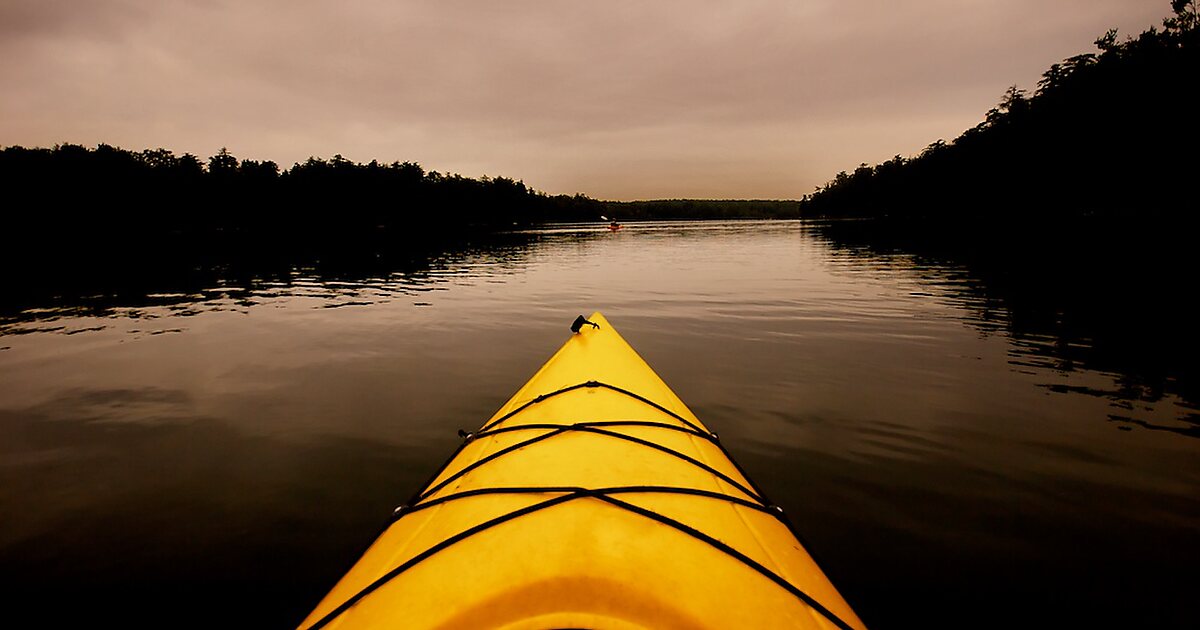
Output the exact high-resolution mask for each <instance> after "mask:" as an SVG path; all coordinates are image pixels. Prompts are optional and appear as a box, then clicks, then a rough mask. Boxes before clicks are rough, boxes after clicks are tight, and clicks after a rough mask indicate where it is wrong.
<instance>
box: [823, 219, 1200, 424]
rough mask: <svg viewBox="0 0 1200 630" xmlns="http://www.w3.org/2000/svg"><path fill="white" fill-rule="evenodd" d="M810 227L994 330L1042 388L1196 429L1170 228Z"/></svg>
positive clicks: (1189, 342)
mask: <svg viewBox="0 0 1200 630" xmlns="http://www.w3.org/2000/svg"><path fill="white" fill-rule="evenodd" d="M812 229H813V233H814V234H816V235H819V236H820V237H821V238H823V239H826V240H827V242H829V243H830V244H831V245H832V246H833V247H834V248H835V250H836V251H838V252H841V254H839V255H845V256H850V257H853V258H854V259H856V260H859V261H862V263H861V264H865V265H879V266H883V267H888V268H894V267H901V268H905V269H908V270H910V271H912V272H913V273H914V274H915V275H916V276H917V277H919V278H920V282H921V283H922V284H925V285H928V286H930V287H932V288H933V290H934V291H935V292H936V293H938V294H940V295H942V296H943V297H946V298H949V299H950V300H951V301H953V302H955V303H957V304H958V305H960V306H961V307H962V308H964V309H965V310H966V311H967V313H968V315H967V316H965V317H964V318H963V320H964V321H965V322H967V323H968V324H970V325H972V326H976V327H978V328H979V329H980V330H981V331H983V332H985V333H989V334H991V333H996V332H998V331H1003V332H1004V334H1005V335H1006V336H1007V337H1009V338H1010V350H1009V362H1010V363H1011V364H1012V365H1013V366H1014V369H1015V370H1017V371H1018V372H1020V373H1022V374H1028V375H1031V376H1038V377H1039V378H1040V379H1042V380H1043V381H1044V382H1041V383H1039V384H1040V386H1042V387H1043V388H1045V389H1046V391H1049V392H1054V393H1057V394H1072V395H1087V396H1094V397H1097V398H1100V399H1104V400H1106V401H1109V402H1110V404H1111V407H1112V409H1113V413H1111V414H1109V415H1108V417H1107V419H1108V420H1110V421H1112V422H1115V423H1117V425H1118V428H1121V429H1123V430H1130V429H1132V428H1134V427H1141V428H1145V429H1153V430H1160V431H1169V432H1174V433H1177V434H1180V435H1186V436H1190V437H1197V436H1200V414H1197V413H1196V411H1197V409H1198V408H1200V406H1198V402H1200V390H1198V389H1197V376H1198V375H1197V373H1196V370H1195V365H1196V362H1195V361H1194V359H1193V358H1194V357H1195V356H1196V352H1197V351H1198V350H1200V346H1198V344H1197V337H1196V335H1195V334H1194V332H1193V331H1192V328H1193V325H1192V322H1191V321H1190V320H1191V318H1190V317H1188V316H1187V314H1186V309H1184V308H1183V301H1184V300H1185V299H1186V296H1187V294H1188V293H1189V292H1190V284H1191V279H1190V267H1189V262H1188V260H1187V254H1186V252H1187V249H1186V248H1185V247H1183V246H1182V245H1181V244H1179V243H1178V242H1177V241H1178V239H1179V238H1180V237H1179V236H1178V235H1172V234H1170V233H1166V232H1163V233H1154V234H1149V235H1148V234H1145V233H1143V232H1142V230H1139V229H1135V228H1131V227H1130V226H1107V227H1097V228H1094V229H1093V230H1084V231H1079V230H1076V229H1074V228H1072V227H1070V226H1038V227H1037V228H1030V233H1033V231H1034V230H1035V229H1036V230H1038V232H1036V233H1034V234H1033V235H1032V236H1031V234H1030V233H1016V234H1012V235H1009V236H1008V237H1001V236H997V235H980V234H971V233H967V234H966V235H960V234H944V233H939V232H937V231H930V232H924V231H922V230H920V229H912V228H903V227H900V226H895V225H890V224H881V223H878V222H871V221H831V222H819V223H816V224H814V225H813V227H812ZM1031 241H1032V242H1031ZM997 243H1000V244H999V245H998V244H997ZM948 270H955V271H952V272H950V273H949V275H948V273H947V271H948ZM1131 289H1133V290H1131ZM1098 377H1100V378H1098ZM1047 379H1049V380H1047Z"/></svg>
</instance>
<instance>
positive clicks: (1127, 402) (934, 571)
mask: <svg viewBox="0 0 1200 630" xmlns="http://www.w3.org/2000/svg"><path fill="white" fill-rule="evenodd" d="M822 234H823V233H822V232H820V231H818V230H816V229H815V228H814V226H812V225H809V224H801V223H787V222H784V223H778V222H775V223H758V222H749V223H659V224H636V225H631V226H629V227H628V228H627V229H625V230H623V231H621V232H617V233H608V232H607V231H606V230H602V229H596V228H595V227H593V226H560V227H553V228H549V229H545V230H538V231H534V232H528V233H521V234H516V235H510V236H509V237H507V238H505V239H502V240H500V241H498V242H496V243H493V244H486V245H478V246H475V247H472V248H470V249H465V250H459V251H457V252H455V253H449V254H445V255H441V256H438V257H435V258H433V259H432V260H429V261H428V262H427V263H425V264H421V265H416V266H408V267H406V269H405V270H403V271H395V270H391V271H389V270H386V269H385V270H382V271H381V270H372V271H369V272H366V273H359V274H353V273H327V272H323V271H320V270H318V269H317V268H304V267H297V268H293V269H292V270H291V271H290V272H287V273H284V274H282V275H281V274H271V275H264V276H262V277H253V276H251V277H244V276H243V277H240V278H238V279H237V280H236V281H235V280H218V281H214V282H213V283H212V286H206V287H201V288H199V289H197V288H196V287H189V288H188V289H186V290H183V291H180V290H177V289H175V288H172V287H163V288H162V291H161V292H159V293H152V294H149V295H141V296H138V297H137V298H136V299H133V298H131V299H127V300H124V301H122V300H123V298H117V299H114V298H112V297H111V296H87V295H76V296H72V297H70V298H69V299H68V298H67V297H61V296H60V298H54V299H47V300H45V302H44V304H43V305H41V306H38V307H36V308H32V309H24V310H21V311H19V312H16V311H14V312H8V313H3V314H0V577H2V578H3V582H4V587H5V590H6V591H7V592H8V594H9V596H10V598H11V599H9V607H10V612H11V613H12V614H17V615H24V614H33V615H36V616H37V618H39V619H41V620H43V621H51V622H65V621H71V620H78V619H95V618H113V619H119V620H122V621H124V622H127V623H130V624H133V625H138V626H151V625H154V626H160V625H162V624H164V623H168V622H169V623H168V625H200V624H205V623H213V622H215V623H231V622H233V621H236V622H237V623H238V624H249V625H254V626H261V627H288V626H292V625H294V624H296V623H298V622H299V621H300V619H302V618H303V617H304V616H305V615H306V614H307V612H308V611H309V610H310V609H311V608H312V606H314V605H315V603H316V601H317V600H318V599H319V598H320V597H321V596H322V595H323V594H324V592H325V591H326V590H327V589H328V588H329V587H331V586H332V584H333V583H334V582H335V581H336V580H337V578H338V577H339V576H340V575H341V573H342V572H343V571H344V570H345V569H346V567H347V565H348V564H349V563H350V562H352V561H353V560H354V559H356V557H357V555H358V554H359V553H360V552H361V551H362V549H363V548H365V546H366V545H367V544H368V543H369V542H370V541H371V540H372V539H373V537H374V536H375V535H376V534H377V533H378V530H379V527H380V526H381V525H382V523H383V521H384V519H385V517H386V516H387V515H388V514H389V512H390V511H391V509H392V508H393V507H394V506H395V505H396V504H397V503H398V502H400V501H402V500H403V498H405V497H407V496H408V495H409V494H410V493H411V492H412V491H413V490H414V489H415V488H416V486H417V485H418V484H420V483H421V482H423V481H424V480H425V479H426V477H427V475H428V474H429V473H430V472H431V471H432V470H433V469H434V468H435V467H436V466H437V465H439V464H440V463H441V462H442V461H443V460H444V459H445V457H446V456H447V455H448V454H449V453H450V452H451V451H452V450H453V449H454V448H455V446H456V445H457V442H458V438H457V437H456V435H455V432H456V430H457V429H458V428H468V429H470V428H474V427H476V426H478V425H479V424H480V423H482V421H483V420H484V419H485V418H486V417H487V416H488V415H490V414H491V413H492V412H493V411H495V409H496V408H497V407H498V406H499V405H500V404H501V403H502V402H503V401H504V400H505V399H507V397H508V396H510V395H511V394H512V392H513V391H515V390H516V389H517V387H518V386H520V385H521V384H522V383H523V382H524V381H525V380H526V379H527V378H528V377H529V376H530V375H532V373H533V372H534V371H535V370H536V369H537V368H538V367H539V366H540V365H541V363H542V362H543V361H545V360H546V359H547V358H548V357H549V355H550V354H551V353H552V352H553V351H554V350H555V349H556V348H557V347H558V346H559V345H560V344H561V343H562V342H563V341H564V340H565V338H566V336H567V335H568V334H569V332H568V331H567V326H568V324H569V323H570V322H571V320H572V319H573V318H574V317H575V315H577V314H580V313H585V314H586V313H590V312H592V311H593V310H601V311H603V312H604V313H605V315H606V316H608V318H609V319H610V320H611V321H612V322H613V324H614V325H615V326H616V327H617V328H618V329H619V330H620V331H621V332H622V334H623V335H624V336H625V337H626V339H628V340H629V341H630V343H632V344H633V346H634V347H635V348H637V350H638V351H639V352H640V353H641V354H642V356H643V357H645V358H646V360H647V361H648V362H649V363H650V364H651V365H652V366H653V367H654V368H655V369H656V370H657V371H658V372H659V374H660V375H662V377H663V378H664V379H665V380H666V381H667V382H668V383H669V384H670V385H671V386H672V387H673V388H674V389H675V391H676V392H677V393H678V394H679V395H680V397H682V398H683V400H685V401H686V402H687V403H688V404H689V405H690V406H691V407H692V409H693V410H694V411H695V412H696V413H697V415H699V417H700V418H701V419H702V420H703V421H704V422H705V423H707V424H708V425H709V426H710V427H711V428H713V429H714V430H715V431H718V432H719V433H720V434H721V436H722V439H723V441H724V442H725V443H726V445H727V447H728V448H729V449H730V451H731V452H732V453H733V454H734V456H735V457H736V458H738V460H739V461H740V462H741V463H742V465H743V466H744V467H745V468H746V469H747V471H748V473H749V474H750V476H751V477H753V478H754V479H755V480H756V481H757V482H759V484H760V485H761V486H762V487H763V489H764V490H765V491H766V492H767V494H769V495H770V496H771V497H772V498H773V499H774V500H775V501H776V502H777V503H779V504H781V505H782V506H784V507H785V509H786V510H787V511H788V512H789V514H790V515H791V517H792V520H793V521H794V522H795V523H796V524H797V527H798V528H799V530H800V531H801V532H802V533H803V534H804V536H805V538H806V540H807V543H808V545H809V547H810V549H811V550H812V551H813V552H814V553H815V555H816V556H817V558H818V559H819V561H821V563H822V564H823V566H824V567H825V568H826V569H827V571H828V572H829V573H830V574H831V577H832V578H833V580H834V582H835V584H836V585H837V586H838V587H839V588H840V589H841V590H842V591H843V593H844V594H845V595H846V597H847V599H849V600H850V602H851V604H852V605H854V606H855V607H856V608H857V609H858V610H859V612H860V613H861V615H862V617H863V618H864V619H865V620H866V621H867V623H868V624H871V625H873V626H875V627H881V628H883V627H907V626H911V625H914V624H918V623H923V624H929V625H932V626H941V627H979V626H1001V625H1005V624H1006V623H1010V622H1013V623H1032V624H1033V625H1046V624H1050V623H1053V622H1062V621H1068V622H1069V621H1082V620H1088V621H1094V622H1100V623H1101V624H1102V625H1112V624H1116V623H1123V622H1138V623H1139V624H1141V623H1142V622H1150V623H1158V624H1161V625H1168V626H1179V627H1186V626H1192V627H1194V625H1195V624H1196V623H1197V618H1198V615H1197V614H1196V613H1195V612H1194V606H1193V598H1194V595H1195V592H1196V587H1197V586H1198V585H1200V583H1198V581H1197V579H1196V577H1195V575H1196V571H1195V564H1196V561H1197V560H1200V554H1198V552H1200V542H1198V538H1200V537H1198V536H1197V534H1198V532H1200V528H1198V526H1200V458H1198V457H1197V455H1200V440H1197V437H1198V436H1200V433H1198V432H1197V427H1198V426H1200V415H1198V414H1200V411H1198V410H1197V407H1196V401H1195V400H1188V399H1186V398H1184V397H1183V395H1181V394H1180V393H1179V392H1181V391H1184V390H1185V388H1184V387H1183V386H1182V385H1181V384H1180V383H1179V382H1178V379H1177V378H1176V376H1175V375H1171V374H1167V375H1165V376H1164V380H1163V383H1162V384H1160V386H1157V387H1131V386H1130V382H1131V377H1130V375H1129V374H1126V373H1122V372H1120V371H1118V370H1116V369H1113V367H1112V366H1111V365H1110V364H1107V363H1103V364H1099V365H1090V364H1089V362H1088V360H1087V358H1086V357H1088V356H1090V355H1089V354H1088V351H1089V350H1090V349H1091V346H1092V345H1093V340H1090V339H1087V338H1081V339H1074V340H1073V341H1071V342H1070V343H1069V344H1067V345H1071V346H1072V347H1064V342H1063V338H1062V336H1061V335H1059V336H1054V335H1042V334H1038V333H1037V332H1036V331H1035V332H1029V331H1022V330H1020V329H1018V328H1016V327H1014V325H1013V316H1012V311H1011V309H1010V305H1009V304H1006V303H1005V301H1004V299H1003V298H1002V297H997V296H996V295H995V294H992V293H989V291H988V290H987V287H986V286H984V285H983V283H982V282H981V280H980V279H979V278H977V277H976V276H975V275H974V274H973V273H972V270H971V269H969V268H966V267H962V266H957V265H955V264H953V263H948V262H944V261H942V262H937V261H930V260H928V259H924V258H921V257H918V256H916V255H913V254H908V253H904V252H900V251H882V252H880V251H875V250H871V249H869V248H862V247H857V246H850V245H846V244H842V243H839V242H837V241H835V240H831V239H830V238H828V237H826V236H823V235H822ZM1095 345H1097V346H1099V345H1100V344H1098V343H1097V344H1095ZM1079 356H1082V357H1084V358H1083V359H1080V358H1078V357H1079ZM1135 380H1136V379H1135Z"/></svg>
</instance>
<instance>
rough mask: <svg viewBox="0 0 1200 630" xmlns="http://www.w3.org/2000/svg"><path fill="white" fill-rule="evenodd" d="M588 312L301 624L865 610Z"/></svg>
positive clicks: (589, 623) (816, 620)
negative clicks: (854, 605) (587, 319)
mask: <svg viewBox="0 0 1200 630" xmlns="http://www.w3.org/2000/svg"><path fill="white" fill-rule="evenodd" d="M592 321H593V322H595V323H596V324H598V326H599V327H598V328H587V327H585V328H584V329H582V330H581V331H580V332H579V333H577V334H574V335H573V336H572V337H571V338H570V339H568V341H567V342H566V344H564V345H563V347H562V348H561V349H560V350H559V351H558V352H557V353H556V354H555V355H554V356H553V357H552V358H551V359H550V360H549V361H547V362H546V364H545V365H543V366H542V368H541V369H540V370H539V371H538V372H537V373H536V374H534V376H533V377H532V378H531V379H530V380H529V382H528V383H526V384H525V385H524V386H523V387H522V388H521V389H520V390H519V391H518V392H517V393H516V394H515V395H514V396H513V397H512V398H511V399H510V400H509V401H508V402H507V403H505V405H504V406H503V407H501V408H500V410H499V411H497V412H496V414H495V415H494V416H492V418H491V419H489V420H488V421H487V422H486V423H484V425H483V426H482V427H481V428H480V429H479V430H477V431H475V432H474V433H470V434H466V435H465V436H464V440H463V443H462V444H461V445H460V447H459V449H458V451H457V452H456V453H455V454H454V455H453V456H452V457H451V458H450V460H449V461H448V462H447V464H446V465H445V467H444V468H443V469H441V470H440V471H438V472H437V473H436V474H435V475H434V477H433V478H432V479H431V480H430V482H429V483H428V484H427V485H426V486H425V487H424V489H423V490H422V491H421V492H420V493H419V494H417V495H416V496H414V497H413V498H412V499H411V500H410V501H409V502H408V503H407V504H406V505H405V506H402V507H401V508H398V509H397V512H396V515H395V518H394V519H393V521H392V523H391V524H390V525H389V526H388V528H387V529H386V530H385V531H384V532H383V534H381V535H380V537H379V538H378V539H377V540H376V541H375V543H374V544H372V545H371V547H370V548H369V549H368V550H367V551H366V552H365V553H364V555H363V557H362V558H361V559H360V560H359V561H358V563H357V564H355V565H354V567H352V568H351V569H350V571H349V572H347V573H346V575H345V576H344V577H343V578H342V579H341V581H339V582H338V584H337V585H336V586H335V587H334V588H333V590H331V591H330V593H329V594H328V595H326V597H325V598H324V599H323V600H322V601H321V603H320V604H319V605H318V606H317V608H316V609H315V610H314V611H313V612H312V613H311V614H310V615H309V617H308V618H307V619H306V620H305V621H304V622H303V623H302V624H301V627H303V628H318V627H329V628H359V627H384V626H389V627H391V626H395V625H397V624H403V625H405V626H410V627H431V628H454V627H496V628H553V627H577V628H580V627H595V628H650V627H678V628H728V627H751V626H758V627H761V626H765V625H770V626H788V627H801V628H862V627H863V625H862V622H861V621H859V619H858V618H857V616H856V615H855V614H854V612H853V611H852V610H851V609H850V607H849V605H848V604H846V602H845V601H844V600H843V598H842V597H841V596H840V595H839V594H838V592H837V590H836V589H835V588H834V587H833V585H832V584H831V583H830V582H829V580H828V579H827V578H826V577H825V575H824V574H823V573H822V572H821V570H820V568H819V567H817V565H816V563H815V562H814V561H813V559H812V558H811V557H810V556H809V554H808V553H807V552H806V551H805V550H804V549H803V547H802V546H801V544H800V543H799V542H798V540H797V538H796V536H795V535H794V534H793V533H792V531H791V529H790V527H789V526H788V523H787V521H786V519H784V518H783V515H782V512H781V511H780V510H778V509H777V508H776V507H775V506H773V505H772V504H770V502H769V501H767V500H766V499H765V497H763V496H762V493H761V492H760V491H759V490H758V489H757V488H756V487H755V486H754V484H753V483H752V482H751V481H750V480H749V479H748V478H747V477H746V476H745V475H744V474H743V473H742V471H741V470H740V469H739V468H738V466H737V465H736V464H735V463H734V462H733V460H732V458H731V457H729V455H728V453H727V452H726V451H725V449H724V448H723V447H722V446H721V444H720V441H719V440H718V439H717V437H716V436H715V435H714V434H712V433H711V432H710V431H709V430H708V429H707V428H706V427H705V426H704V425H703V423H701V422H700V420H699V419H697V418H696V416H695V415H694V414H692V412H691V411H690V410H689V409H688V408H687V406H686V405H684V403H683V402H682V401H681V400H680V399H679V398H678V397H677V396H676V395H675V394H674V392H672V391H671V390H670V388H669V387H667V385H666V384H665V383H664V382H663V381H662V379H660V378H659V377H658V375H657V374H655V373H654V371H653V370H652V369H651V368H650V367H649V365H647V364H646V363H645V362H644V361H643V360H642V359H641V357H639V356H638V355H637V353H636V352H635V351H634V350H633V349H632V348H631V347H630V346H629V345H628V344H627V343H626V342H625V341H624V339H622V338H621V337H620V335H619V334H618V333H617V332H616V331H615V330H613V329H612V327H611V326H610V325H609V324H608V322H607V320H605V319H604V318H603V316H601V315H600V314H599V313H597V314H594V315H592Z"/></svg>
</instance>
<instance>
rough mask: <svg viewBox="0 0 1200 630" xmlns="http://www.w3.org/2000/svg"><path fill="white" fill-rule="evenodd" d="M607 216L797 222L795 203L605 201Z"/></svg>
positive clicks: (689, 200) (618, 217)
mask: <svg viewBox="0 0 1200 630" xmlns="http://www.w3.org/2000/svg"><path fill="white" fill-rule="evenodd" d="M603 205H604V212H605V214H606V216H610V217H615V218H617V219H620V220H621V221H644V220H650V219H796V218H799V217H800V206H799V204H798V203H797V202H795V201H776V200H741V199H736V200H734V199H730V200H709V199H662V200H655V201H605V202H603Z"/></svg>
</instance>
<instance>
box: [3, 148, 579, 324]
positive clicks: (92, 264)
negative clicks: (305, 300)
mask: <svg viewBox="0 0 1200 630" xmlns="http://www.w3.org/2000/svg"><path fill="white" fill-rule="evenodd" d="M0 186H2V187H3V190H4V191H5V199H6V203H4V204H3V206H2V209H0V216H2V220H3V222H4V230H3V232H2V234H3V236H4V243H3V246H2V247H0V279H3V280H4V281H5V286H6V291H5V294H4V296H2V297H0V311H6V312H13V311H15V310H19V309H21V308H30V307H39V306H45V305H47V304H50V303H51V302H50V301H48V300H52V298H55V296H69V295H83V294H89V295H91V294H96V295H107V296H110V297H111V298H112V299H115V300H121V299H126V298H132V299H135V300H136V299H137V294H139V293H144V292H147V291H148V292H153V291H155V290H161V288H162V287H178V286H191V285H195V286H203V285H205V284H206V283H209V282H211V281H212V279H213V278H218V277H219V278H229V277H238V276H242V275H248V276H265V277H270V276H272V275H277V274H280V273H283V274H286V272H287V271H288V270H289V269H292V268H296V267H303V268H311V267H318V266H319V267H321V268H324V269H339V268H355V269H360V268H371V267H373V266H374V265H376V264H377V263H379V264H385V265H391V266H395V265H400V266H401V267H403V266H407V265H410V264H419V263H420V262H421V261H423V260H424V259H426V258H428V257H429V256H432V255H436V254H437V253H438V252H441V251H447V250H461V249H463V248H464V247H470V244H471V241H472V239H478V238H490V237H488V236H487V235H488V234H492V233H495V232H497V231H498V230H499V229H500V228H511V227H513V226H514V225H518V226H519V225H528V224H533V223H538V222H543V221H549V220H596V221H599V216H600V214H601V212H602V210H601V207H602V204H600V202H597V201H594V200H591V199H588V198H587V197H584V196H582V195H577V196H573V197H569V196H549V195H546V194H543V193H540V192H538V191H535V190H533V189H531V188H529V187H528V186H526V185H525V184H524V183H523V182H520V181H515V180H512V179H508V178H504V177H496V178H481V179H471V178H466V177H462V176H459V175H443V174H441V173H437V172H426V171H425V170H424V169H423V168H422V167H421V166H419V165H417V164H414V163H412V162H395V163H392V164H380V163H378V162H371V163H369V164H358V163H354V162H351V161H349V160H346V159H343V158H342V157H340V156H335V157H334V158H333V159H331V160H323V159H318V158H310V159H308V160H307V161H305V162H303V163H300V164H295V165H293V166H292V167H291V168H289V169H287V170H283V171H281V170H280V169H279V167H278V166H277V165H276V164H275V163H274V162H269V161H261V162H260V161H255V160H239V159H237V158H236V157H235V156H233V155H231V154H230V153H229V152H228V151H225V150H221V151H220V152H219V153H218V154H217V155H214V156H212V157H211V158H209V159H208V160H207V161H202V160H201V159H199V158H197V157H196V156H194V155H190V154H186V153H185V154H183V155H175V154H174V153H173V152H171V151H168V150H165V149H148V150H145V151H141V152H132V151H127V150H123V149H119V148H116V147H112V146H108V145H100V146H98V147H96V148H94V149H89V148H85V147H82V146H78V145H72V144H64V145H59V146H56V147H54V148H52V149H45V148H35V149H28V148H23V147H8V148H5V149H3V150H0ZM410 259H411V262H410ZM156 287H157V288H158V289H156Z"/></svg>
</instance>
